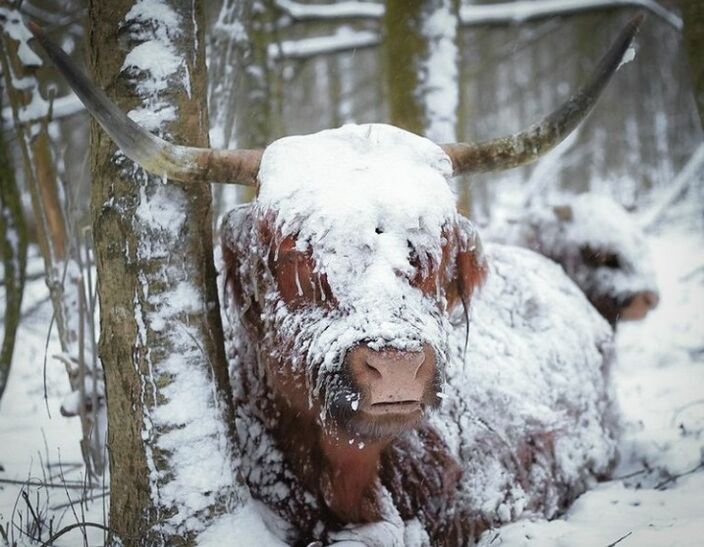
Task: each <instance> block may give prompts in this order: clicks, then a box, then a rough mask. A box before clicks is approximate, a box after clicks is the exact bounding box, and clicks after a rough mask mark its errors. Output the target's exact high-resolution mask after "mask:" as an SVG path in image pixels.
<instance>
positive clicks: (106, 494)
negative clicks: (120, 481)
mask: <svg viewBox="0 0 704 547" xmlns="http://www.w3.org/2000/svg"><path fill="white" fill-rule="evenodd" d="M107 497H110V492H100V493H98V494H92V495H90V496H84V497H82V498H81V499H80V500H78V501H80V502H86V501H95V500H98V499H101V498H102V499H104V498H107ZM72 503H76V502H75V501H74V502H64V503H59V504H57V505H53V506H52V507H51V508H50V509H51V510H52V511H58V510H59V509H65V508H67V507H70V506H71V504H72Z"/></svg>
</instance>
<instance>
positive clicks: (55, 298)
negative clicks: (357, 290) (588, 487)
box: [0, 0, 704, 545]
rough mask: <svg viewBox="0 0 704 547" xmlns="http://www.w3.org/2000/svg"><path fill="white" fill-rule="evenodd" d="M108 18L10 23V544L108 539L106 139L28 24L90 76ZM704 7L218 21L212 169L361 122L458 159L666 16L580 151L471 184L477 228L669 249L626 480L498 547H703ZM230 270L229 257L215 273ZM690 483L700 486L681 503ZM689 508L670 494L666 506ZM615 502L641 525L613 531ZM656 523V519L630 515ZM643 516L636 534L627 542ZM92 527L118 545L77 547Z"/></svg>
mask: <svg viewBox="0 0 704 547" xmlns="http://www.w3.org/2000/svg"><path fill="white" fill-rule="evenodd" d="M87 4H88V2H87V1H82V0H24V1H23V2H15V3H12V2H6V1H2V2H0V20H2V22H3V35H2V73H3V74H2V80H1V83H0V86H1V87H2V91H3V93H2V127H1V129H2V130H1V132H0V177H1V179H2V180H1V182H2V192H1V193H0V197H1V198H2V203H0V205H1V206H2V213H3V216H2V219H0V239H2V245H3V247H2V249H3V265H2V271H3V282H2V285H3V286H2V288H1V289H2V290H0V310H1V312H0V317H1V318H2V327H1V328H2V331H1V332H2V333H3V336H4V342H3V347H2V352H1V353H0V397H1V399H0V541H3V540H5V541H7V542H9V543H10V544H15V543H18V544H30V543H32V542H33V541H36V542H37V543H42V542H46V541H48V540H49V539H50V538H52V537H53V536H54V535H55V534H56V533H57V532H61V534H62V536H63V538H62V539H61V540H60V541H58V542H57V543H56V544H57V545H61V544H65V545H77V544H79V543H78V542H79V541H83V542H84V544H86V545H97V544H102V543H103V542H106V541H107V537H108V532H107V528H105V526H107V513H108V510H109V509H108V500H109V492H108V490H109V488H108V483H109V479H108V478H106V477H107V476H108V470H107V469H106V454H105V451H104V450H105V448H104V430H105V421H106V419H107V418H106V416H105V413H104V409H103V408H102V404H101V402H100V400H101V399H102V397H103V396H104V388H103V387H102V381H103V380H102V370H101V367H100V365H99V363H98V357H97V355H98V349H97V347H98V325H99V321H100V318H99V310H98V304H97V296H96V279H95V267H94V252H93V234H92V230H93V228H92V223H91V211H90V208H91V205H90V200H91V188H92V186H93V184H94V181H93V180H92V178H91V173H92V172H93V171H94V169H96V168H97V167H96V165H95V161H94V158H93V161H92V160H91V156H90V141H89V139H90V131H89V129H88V128H89V126H90V120H89V116H88V114H87V113H86V112H85V110H84V109H83V106H82V104H81V103H80V101H79V100H78V99H77V98H76V97H75V95H74V94H73V93H72V92H71V91H70V90H69V88H68V86H67V85H66V83H65V82H64V81H63V80H62V79H61V77H60V76H59V75H58V74H57V72H56V71H55V69H53V68H52V67H51V66H50V65H49V64H48V63H47V62H46V61H43V62H39V61H38V60H37V59H38V58H37V59H34V58H33V57H32V53H31V50H30V51H27V49H26V47H27V46H26V43H27V40H28V38H29V34H28V33H27V32H26V31H23V30H22V25H21V22H18V20H17V13H19V14H21V15H22V16H24V17H27V18H32V19H33V20H35V21H37V22H38V23H40V24H41V25H42V26H43V27H44V28H45V29H46V31H47V32H48V33H49V34H50V35H51V36H52V38H53V39H54V40H55V41H56V42H57V43H59V44H60V45H61V47H62V48H63V49H64V50H65V51H67V52H69V53H70V54H71V56H72V57H73V58H74V59H76V60H77V61H78V62H79V63H80V64H81V65H82V66H85V60H86V59H87V58H88V57H90V55H92V54H91V53H89V52H91V51H94V49H93V50H91V47H92V45H91V43H89V41H88V33H87V30H86V28H87V27H86V25H87V24H88V23H89V21H88V6H87ZM97 4H100V2H97ZM694 4H697V0H692V1H691V3H687V2H686V0H685V1H684V2H681V3H680V2H675V1H661V2H657V3H656V2H655V1H653V0H638V1H635V0H634V1H632V2H620V1H611V2H609V1H597V0H594V1H589V0H584V1H580V0H575V1H566V2H560V1H557V0H554V1H553V0H533V1H516V2H469V1H467V0H463V1H461V2H460V1H459V0H428V1H427V2H421V1H417V2H416V1H403V0H388V1H387V2H385V3H382V2H376V1H340V2H332V1H331V2H327V3H323V2H321V1H320V0H316V1H308V0H296V1H293V0H258V1H255V2H249V1H243V0H216V1H212V2H211V1H208V2H203V3H202V6H203V11H204V21H205V29H204V38H205V43H204V47H205V55H206V60H207V99H208V115H209V120H210V129H209V138H210V143H211V145H212V146H213V147H215V148H234V147H239V148H256V147H264V146H266V145H267V144H268V143H270V142H272V141H273V140H275V139H277V138H279V137H281V136H285V135H293V134H306V133H311V132H316V131H319V130H322V129H327V128H332V127H337V126H340V125H342V124H346V123H368V122H386V123H392V124H394V125H398V126H401V127H404V128H408V129H409V130H412V131H415V132H417V133H419V134H424V135H426V136H428V137H429V138H431V139H433V140H435V141H437V142H454V141H468V140H482V139H489V138H492V137H496V136H501V135H505V134H511V133H514V132H516V131H518V130H520V129H522V128H524V127H526V126H528V125H529V124H531V123H533V122H534V121H537V120H538V119H540V118H541V117H542V116H544V115H545V114H546V113H548V112H550V111H551V110H553V109H554V108H555V107H556V106H557V105H558V104H560V103H561V102H562V101H563V100H564V99H565V98H566V97H568V96H569V95H570V93H571V92H572V91H574V89H576V87H577V86H578V85H579V84H580V83H582V82H584V80H585V79H586V78H587V76H588V75H589V74H590V72H591V70H592V69H593V67H594V65H595V63H596V62H597V61H598V59H599V57H600V55H601V54H602V52H603V51H604V50H605V49H606V47H607V45H608V43H609V42H610V40H611V39H612V38H613V37H614V36H615V35H616V34H617V33H618V31H619V29H620V28H621V27H622V26H623V25H624V23H625V22H626V21H627V20H628V19H629V18H630V17H631V16H632V15H633V13H634V11H635V10H636V9H637V8H639V7H640V8H644V9H645V10H646V12H647V14H648V17H647V20H646V22H645V24H644V25H643V26H642V28H641V30H640V32H639V35H638V38H637V43H636V55H635V58H634V59H633V60H632V61H630V62H629V63H627V64H625V65H624V66H623V67H621V68H620V69H619V71H618V73H617V74H616V76H615V78H614V80H613V82H612V83H611V84H610V85H609V87H608V88H607V90H606V91H605V93H604V94H603V96H602V98H601V99H600V101H599V103H598V105H597V107H596V109H595V110H594V112H593V113H592V114H591V115H590V116H589V118H588V119H587V121H586V122H585V123H584V124H582V125H581V126H580V128H578V130H577V131H576V133H575V134H574V135H572V136H571V137H569V138H568V139H567V140H566V141H565V142H564V143H562V144H561V145H560V146H558V147H557V149H556V150H554V151H553V152H552V153H551V154H549V155H547V156H546V157H544V158H543V159H541V160H540V161H538V162H537V163H536V164H534V165H531V166H527V167H522V168H518V169H513V170H510V171H505V172H499V173H491V174H487V175H476V176H472V177H471V178H468V179H467V180H465V181H458V183H457V187H456V190H457V195H458V200H459V206H460V209H461V210H463V211H464V212H466V213H468V216H470V217H471V218H473V219H474V220H475V221H476V222H477V223H478V224H479V225H480V226H489V225H496V224H497V223H500V222H501V221H502V219H505V218H506V217H511V216H512V215H514V214H516V212H517V211H520V210H521V209H522V208H523V207H525V206H526V205H527V204H531V205H534V204H536V203H554V202H556V201H561V200H562V201H564V200H567V201H569V199H570V198H569V196H570V195H573V194H579V193H583V192H596V193H599V194H606V195H608V196H611V197H612V198H614V199H615V200H616V201H617V202H619V203H620V204H622V205H623V206H624V207H625V208H626V209H628V210H629V211H631V212H632V213H633V214H634V215H635V217H636V218H637V220H638V222H640V224H641V225H642V226H643V227H644V229H645V230H646V231H647V233H648V235H649V237H650V238H651V240H650V242H651V247H652V250H653V253H654V256H655V260H656V262H657V264H658V266H657V274H658V282H659V284H660V286H661V288H662V291H661V292H662V299H661V302H662V303H661V306H660V308H659V309H658V310H657V312H656V314H654V316H651V317H649V318H648V319H647V320H646V321H645V322H643V323H642V324H640V325H638V326H631V325H628V326H627V327H625V328H623V329H621V330H619V333H618V336H619V338H618V343H619V351H620V353H621V355H622V358H621V362H620V363H619V368H618V369H617V372H616V373H615V377H616V381H617V390H618V391H619V395H620V396H621V399H622V404H623V406H624V412H625V414H626V417H627V420H628V424H630V425H629V427H630V428H631V429H628V434H627V435H626V440H625V441H624V447H623V451H624V454H625V457H624V466H623V468H622V469H620V470H619V472H618V473H617V475H618V476H619V477H621V478H623V479H624V480H626V482H625V483H623V484H621V483H618V484H616V482H614V483H608V486H606V487H605V489H602V491H601V492H602V494H599V492H598V491H597V493H596V498H588V499H587V500H582V502H581V503H582V505H581V506H579V507H578V508H577V509H576V516H575V517H574V518H573V519H572V521H571V522H570V521H569V519H568V521H560V522H562V524H558V525H557V526H552V527H550V525H548V524H547V523H542V524H540V523H539V524H537V525H534V524H530V523H528V524H519V525H512V526H514V527H515V526H517V527H518V528H511V527H509V529H507V530H505V531H504V532H498V533H497V535H495V536H493V535H492V536H488V537H486V538H485V539H486V542H487V544H489V543H492V542H493V541H494V540H495V539H496V538H498V537H501V539H502V540H503V541H505V543H504V544H506V545H516V544H525V543H521V542H525V541H527V543H528V544H531V542H530V541H528V540H524V538H523V537H524V536H525V537H528V538H529V540H530V539H531V538H532V540H533V541H534V543H532V544H535V545H551V544H554V545H558V544H560V541H561V540H560V538H561V537H563V536H562V535H561V534H564V533H567V532H569V534H572V536H571V537H576V538H577V539H578V540H579V541H582V542H584V544H585V545H594V544H603V545H607V544H609V541H616V540H619V538H620V537H621V536H624V534H627V533H629V532H630V533H631V534H635V535H634V536H633V537H631V538H630V539H631V540H634V543H632V544H633V545H651V544H652V545H674V544H675V543H673V541H675V539H676V540H677V541H680V540H681V542H680V543H677V544H681V545H690V544H692V545H693V544H694V543H693V542H689V540H690V539H691V538H693V537H695V535H694V534H695V533H704V531H703V530H702V528H703V526H704V523H703V522H702V518H701V516H699V517H697V516H696V515H693V514H691V511H690V509H688V507H687V506H688V505H689V504H690V503H693V501H692V500H694V499H695V492H696V491H697V488H698V487H699V486H701V484H702V474H703V473H702V471H701V467H702V459H701V458H702V453H703V452H702V449H703V448H704V444H703V442H704V439H703V438H702V436H703V434H702V432H703V431H704V415H702V412H701V410H702V408H703V407H704V405H702V399H701V387H702V385H703V384H702V380H703V378H704V375H703V374H702V364H703V361H702V359H703V356H704V349H703V346H702V343H703V340H704V337H703V336H702V334H703V330H702V329H703V327H702V323H701V319H702V317H701V311H700V310H699V308H700V307H704V306H701V305H702V304H704V301H703V300H702V293H703V286H704V274H703V273H702V272H703V271H704V270H703V268H704V264H702V262H701V261H702V257H703V256H704V255H702V250H703V249H704V239H703V238H702V234H704V144H703V142H704V139H703V137H704V133H703V130H702V118H700V114H699V112H698V110H697V104H696V101H695V96H696V93H695V88H694V86H693V82H692V79H693V75H696V74H697V71H699V72H700V73H701V66H702V63H703V62H704V59H703V58H702V57H703V55H702V54H696V51H697V50H696V48H692V47H690V49H689V58H688V50H687V47H686V46H687V42H686V40H685V34H684V32H685V30H686V25H683V15H687V13H689V12H687V10H688V9H689V10H691V11H692V12H695V11H696V7H695V8H692V7H691V6H694ZM699 9H700V11H701V8H699ZM699 15H700V16H701V17H702V19H700V22H699V25H700V27H699V28H700V29H701V26H702V25H703V24H704V23H702V22H701V21H703V20H704V15H703V14H701V13H700V14H699ZM685 23H687V19H686V18H685ZM201 45H203V44H201ZM196 49H197V48H196ZM693 51H694V52H695V54H694V55H693V54H692V52H693ZM92 62H93V63H95V62H96V60H95V59H93V60H92ZM201 76H204V75H203V74H202V72H201ZM699 86H700V88H699V93H700V94H701V93H702V87H704V86H702V84H701V82H700V83H699ZM701 102H702V103H703V104H704V98H701ZM157 106H158V105H157ZM155 111H158V108H155ZM212 193H213V212H214V214H213V218H212V220H213V226H214V229H215V233H216V236H217V231H218V226H219V219H220V218H221V217H222V215H223V214H224V213H226V212H227V211H228V210H230V209H231V208H232V207H233V206H235V205H236V204H237V203H240V202H242V201H246V200H248V199H251V197H252V193H251V191H249V190H247V189H244V190H243V189H241V188H237V187H234V186H225V185H217V184H215V185H212ZM217 257H219V255H218V251H217V250H216V264H217V259H218V258H217ZM13 342H14V343H13ZM667 366H671V367H672V368H670V369H669V370H665V368H664V367H667ZM678 367H679V368H678ZM619 382H620V383H619ZM658 386H659V388H658ZM651 403H652V407H651V408H645V407H647V406H648V405H650V404H651ZM664 424H665V425H664ZM639 428H640V429H639ZM692 473H694V474H695V480H697V481H698V482H697V483H685V484H684V485H682V484H680V483H678V481H677V479H678V478H679V477H681V476H685V475H687V476H688V475H689V474H692ZM632 477H636V479H635V481H633V480H632V481H631V482H630V483H629V482H628V480H629V479H631V478H632ZM638 481H641V482H638ZM641 487H642V488H643V489H644V490H643V491H644V492H646V494H644V497H638V494H637V492H640V490H639V488H641ZM671 487H672V488H675V490H673V491H674V492H675V493H674V494H673V496H672V497H669V498H662V499H661V498H659V497H657V496H659V494H660V493H661V491H662V490H664V489H667V488H671ZM626 488H627V489H629V490H628V491H627V494H623V495H621V494H614V492H620V490H619V489H626ZM676 488H680V490H677V489H676ZM651 493H652V496H651ZM590 495H591V493H590ZM599 496H602V497H599ZM614 496H615V497H616V498H618V499H619V500H620V501H622V502H623V506H624V507H626V506H627V509H624V511H625V512H622V513H618V512H616V513H615V517H614V519H613V522H612V521H608V522H605V523H604V526H603V527H602V528H601V530H599V531H596V532H595V531H594V528H595V527H597V528H598V527H599V526H598V525H599V524H601V523H602V522H603V519H604V518H605V517H604V511H605V509H604V507H606V506H607V505H608V503H609V502H610V501H612V498H614ZM649 496H651V497H649ZM677 496H679V497H677ZM578 503H580V502H578ZM636 503H637V504H638V505H642V506H643V513H642V514H641V513H638V514H635V513H634V514H631V513H629V512H628V511H630V510H631V509H630V508H632V507H636V506H637V505H636ZM662 506H667V508H666V509H664V513H665V517H663V518H665V519H666V522H665V521H663V522H660V521H658V524H656V525H654V526H655V530H656V532H658V531H659V530H661V529H666V528H671V529H672V530H675V532H673V533H674V534H675V535H674V536H673V535H669V536H659V535H657V533H655V532H652V530H651V532H652V534H651V535H647V533H651V532H647V529H648V526H651V525H652V523H653V519H654V517H653V515H654V514H655V513H656V512H657V511H658V510H659V509H657V507H662ZM643 515H644V516H643ZM668 515H669V516H668ZM641 517H642V518H641ZM668 518H669V519H670V520H667V519H668ZM629 519H630V522H633V523H635V524H633V525H632V526H631V525H630V524H628V525H626V526H625V527H619V525H618V522H619V521H620V522H621V523H623V522H624V521H628V520H629ZM639 519H640V520H639ZM656 520H657V519H656ZM86 521H91V522H94V523H98V524H97V525H95V526H92V527H88V526H81V525H76V526H75V527H74V528H73V529H72V530H66V529H65V527H66V526H71V525H72V523H81V522H86ZM641 521H642V522H641ZM575 523H576V524H575ZM534 526H535V527H534ZM541 526H542V527H541ZM561 526H562V527H563V528H560V527H561ZM570 526H572V527H573V528H569V527H570ZM580 526H581V527H580ZM565 527H566V528H567V532H566V531H565V529H564V528H565ZM651 527H652V526H651ZM643 530H646V532H643ZM64 533H65V534H66V535H65V536H64V535H63V534H64ZM252 533H253V534H255V532H252ZM502 533H503V534H504V535H503V536H501V534H502ZM575 534H576V535H575ZM580 534H581V535H580ZM594 534H596V535H594ZM599 534H602V535H599ZM638 534H646V535H645V536H638ZM624 537H625V536H624ZM638 537H640V542H639V540H638ZM699 537H701V536H699ZM67 538H70V539H67ZM519 538H520V539H519ZM673 538H675V539H673ZM607 539H608V541H607ZM61 541H64V543H61ZM253 541H257V540H253ZM551 541H552V542H554V543H550V542H551ZM594 542H596V543H594ZM599 542H600V543H599ZM648 542H652V543H648ZM658 542H660V543H658ZM575 544H576V543H575ZM611 544H613V543H611ZM625 544H627V543H626V542H625V541H624V545H625Z"/></svg>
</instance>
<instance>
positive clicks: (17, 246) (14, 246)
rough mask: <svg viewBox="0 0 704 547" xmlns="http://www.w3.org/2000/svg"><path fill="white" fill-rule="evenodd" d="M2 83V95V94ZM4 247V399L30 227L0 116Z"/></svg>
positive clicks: (0, 367)
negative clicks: (25, 216)
mask: <svg viewBox="0 0 704 547" xmlns="http://www.w3.org/2000/svg"><path fill="white" fill-rule="evenodd" d="M2 87H3V86H2V85H0V96H2ZM0 250H1V251H2V264H3V269H4V272H3V274H4V282H5V319H4V327H5V332H4V334H3V340H2V347H1V348H0V400H1V399H2V394H3V393H4V391H5V386H6V385H7V378H8V376H9V375H10V366H11V365H12V355H13V353H14V348H15V335H16V333H17V327H18V325H19V322H20V311H21V308H22V294H23V292H24V274H25V266H26V264H27V231H26V229H25V223H24V215H23V213H22V203H21V201H20V192H19V189H18V188H17V181H16V180H15V170H14V168H13V166H12V163H11V162H10V156H9V154H8V150H7V146H6V144H5V127H4V124H3V123H2V118H1V117H0Z"/></svg>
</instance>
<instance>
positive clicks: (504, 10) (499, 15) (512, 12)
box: [460, 0, 682, 31]
mask: <svg viewBox="0 0 704 547" xmlns="http://www.w3.org/2000/svg"><path fill="white" fill-rule="evenodd" d="M625 7H629V8H641V9H645V10H648V11H650V12H651V13H653V14H655V15H657V16H658V17H660V18H661V19H663V20H664V21H666V22H667V23H668V24H669V25H672V27H674V28H675V29H677V30H678V31H679V30H682V19H680V17H679V16H677V15H676V14H674V13H672V12H671V11H669V10H667V9H665V8H664V7H662V6H661V5H660V4H658V3H657V2H655V1H654V0H536V1H526V0H519V1H517V2H501V3H498V4H482V5H476V4H472V5H470V6H464V7H462V8H461V9H460V19H461V21H462V24H463V25H506V24H515V23H522V22H524V21H532V20H534V19H542V18H545V17H555V16H557V15H568V14H573V13H579V12H586V11H597V10H603V9H609V8H625Z"/></svg>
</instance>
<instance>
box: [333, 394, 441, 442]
mask: <svg viewBox="0 0 704 547" xmlns="http://www.w3.org/2000/svg"><path fill="white" fill-rule="evenodd" d="M426 412H428V408H427V407H426V405H424V404H420V403H419V404H418V406H417V408H416V409H414V410H403V411H399V412H392V411H390V412H386V413H384V414H378V413H372V412H368V411H366V410H365V409H363V408H362V409H360V410H359V412H358V413H357V415H356V416H353V417H352V418H351V419H350V420H349V421H348V423H347V424H345V429H346V430H347V433H348V434H349V435H350V436H351V437H353V438H359V439H360V440H362V441H384V440H390V439H393V438H394V437H397V436H398V435H401V434H402V433H405V432H406V431H411V430H413V429H416V428H417V427H418V426H419V425H420V423H421V422H422V420H423V417H424V416H425V413H426Z"/></svg>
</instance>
